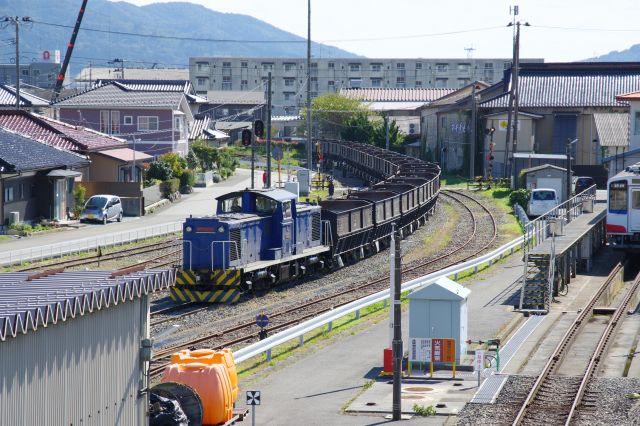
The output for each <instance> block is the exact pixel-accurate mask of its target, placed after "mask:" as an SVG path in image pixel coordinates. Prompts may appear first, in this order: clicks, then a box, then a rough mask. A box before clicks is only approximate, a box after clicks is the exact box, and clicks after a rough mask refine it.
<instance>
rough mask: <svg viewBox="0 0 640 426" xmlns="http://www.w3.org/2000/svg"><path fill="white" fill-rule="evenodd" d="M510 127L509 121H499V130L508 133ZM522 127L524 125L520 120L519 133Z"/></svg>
mask: <svg viewBox="0 0 640 426" xmlns="http://www.w3.org/2000/svg"><path fill="white" fill-rule="evenodd" d="M508 126H509V121H508V120H498V130H500V131H503V132H506V131H507V127H508ZM521 126H522V123H521V122H520V120H518V131H520V128H521Z"/></svg>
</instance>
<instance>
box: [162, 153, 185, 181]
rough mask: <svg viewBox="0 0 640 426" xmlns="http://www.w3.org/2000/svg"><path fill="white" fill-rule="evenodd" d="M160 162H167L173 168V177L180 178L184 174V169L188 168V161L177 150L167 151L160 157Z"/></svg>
mask: <svg viewBox="0 0 640 426" xmlns="http://www.w3.org/2000/svg"><path fill="white" fill-rule="evenodd" d="M158 159H159V161H160V162H163V163H166V164H168V165H169V167H170V168H171V174H172V175H173V177H176V178H179V177H180V176H182V173H183V172H184V169H186V168H187V161H186V160H185V159H184V158H182V157H181V156H180V154H177V153H175V152H167V153H166V154H162V155H161V156H160V157H159V158H158Z"/></svg>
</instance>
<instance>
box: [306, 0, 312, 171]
mask: <svg viewBox="0 0 640 426" xmlns="http://www.w3.org/2000/svg"><path fill="white" fill-rule="evenodd" d="M311 129H312V127H311V0H307V169H309V181H311V173H312V170H313V164H312V162H311V161H312V157H311V150H312V147H311V144H312V142H311Z"/></svg>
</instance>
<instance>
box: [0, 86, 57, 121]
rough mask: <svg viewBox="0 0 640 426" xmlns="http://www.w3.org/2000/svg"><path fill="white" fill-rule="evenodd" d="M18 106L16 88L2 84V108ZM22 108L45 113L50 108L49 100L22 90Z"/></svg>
mask: <svg viewBox="0 0 640 426" xmlns="http://www.w3.org/2000/svg"><path fill="white" fill-rule="evenodd" d="M15 107H16V88H15V87H13V86H7V85H6V84H0V109H6V108H11V109H13V108H15ZM20 108H21V109H25V110H27V111H32V112H37V113H41V114H44V113H46V112H47V110H48V109H49V101H47V100H45V99H42V98H40V97H38V96H36V95H33V94H31V93H28V92H27V91H25V90H22V89H21V90H20Z"/></svg>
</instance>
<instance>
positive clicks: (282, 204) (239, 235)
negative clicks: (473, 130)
mask: <svg viewBox="0 0 640 426" xmlns="http://www.w3.org/2000/svg"><path fill="white" fill-rule="evenodd" d="M321 143H322V150H323V153H325V159H326V160H325V161H329V162H332V163H334V164H335V163H338V164H341V166H342V168H343V169H346V170H348V171H349V172H350V173H352V174H355V175H357V176H360V177H363V178H364V179H366V180H368V181H370V182H378V183H376V184H373V185H372V186H371V187H370V188H368V189H367V190H365V191H358V192H353V193H351V194H349V195H348V196H347V198H343V199H333V200H326V201H321V202H320V204H319V205H313V204H308V203H297V202H296V197H295V195H294V194H292V193H290V192H288V191H283V190H279V189H256V190H250V189H245V190H243V191H235V192H231V193H229V194H225V195H223V196H220V197H218V198H217V200H218V207H217V212H216V215H215V216H204V217H189V218H187V219H186V221H185V223H184V224H183V262H182V267H181V268H180V270H179V271H178V275H177V279H176V285H175V286H173V287H172V288H171V298H172V299H173V300H175V301H178V302H208V303H215V302H223V303H233V302H236V301H238V300H239V298H240V295H241V293H242V292H244V291H248V290H256V289H263V288H268V287H270V286H272V285H274V284H277V283H281V282H287V281H290V280H293V279H296V278H299V277H302V276H304V275H305V274H307V273H309V272H311V271H312V270H314V269H324V268H327V269H330V268H334V267H340V266H342V265H343V259H344V258H348V259H352V260H358V259H361V258H363V257H366V256H367V255H369V254H372V253H375V252H377V251H379V250H380V249H381V248H383V247H385V246H386V245H387V244H388V241H389V238H390V234H391V223H396V224H398V226H400V229H401V233H402V234H403V235H407V234H409V233H411V232H413V231H414V230H415V229H416V228H417V227H418V226H420V225H421V224H422V223H424V221H425V220H426V218H427V216H428V214H429V213H430V212H432V210H433V208H434V207H435V203H436V200H437V195H438V192H439V177H440V169H439V167H438V166H437V165H434V164H430V163H425V162H423V161H420V160H417V159H415V158H411V157H407V156H405V155H402V154H397V153H392V152H389V151H385V150H382V149H379V148H375V147H372V146H370V145H361V144H355V143H348V142H342V141H322V142H321ZM327 165H328V164H327Z"/></svg>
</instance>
